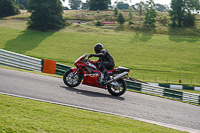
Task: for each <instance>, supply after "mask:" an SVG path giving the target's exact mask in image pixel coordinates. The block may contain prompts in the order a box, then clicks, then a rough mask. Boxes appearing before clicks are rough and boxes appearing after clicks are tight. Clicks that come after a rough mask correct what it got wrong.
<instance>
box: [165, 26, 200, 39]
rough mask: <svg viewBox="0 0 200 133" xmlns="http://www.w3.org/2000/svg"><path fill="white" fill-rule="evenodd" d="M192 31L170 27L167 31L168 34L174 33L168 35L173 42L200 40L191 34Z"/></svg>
mask: <svg viewBox="0 0 200 133" xmlns="http://www.w3.org/2000/svg"><path fill="white" fill-rule="evenodd" d="M190 30H191V29H190ZM192 31H193V30H192ZM192 31H187V30H184V29H179V28H171V27H170V28H169V33H170V34H174V35H169V40H171V41H173V42H184V41H187V42H189V43H195V42H197V41H199V40H200V37H199V36H195V35H193V34H194V33H193V32H192ZM190 32H191V33H190ZM175 34H177V35H175ZM187 34H188V36H187ZM189 35H193V36H189Z"/></svg>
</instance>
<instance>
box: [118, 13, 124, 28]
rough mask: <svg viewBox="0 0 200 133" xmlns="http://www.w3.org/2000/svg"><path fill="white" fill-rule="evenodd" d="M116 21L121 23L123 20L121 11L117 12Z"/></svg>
mask: <svg viewBox="0 0 200 133" xmlns="http://www.w3.org/2000/svg"><path fill="white" fill-rule="evenodd" d="M117 22H119V23H120V24H121V25H122V24H123V23H124V22H125V19H124V16H123V14H122V13H119V15H118V17H117Z"/></svg>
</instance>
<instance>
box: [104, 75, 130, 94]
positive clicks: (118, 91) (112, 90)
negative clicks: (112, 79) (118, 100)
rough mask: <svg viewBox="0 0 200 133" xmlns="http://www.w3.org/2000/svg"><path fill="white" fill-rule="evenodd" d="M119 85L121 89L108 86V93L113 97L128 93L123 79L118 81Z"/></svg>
mask: <svg viewBox="0 0 200 133" xmlns="http://www.w3.org/2000/svg"><path fill="white" fill-rule="evenodd" d="M117 83H118V84H119V85H120V89H116V88H114V87H112V86H110V85H107V88H108V92H109V93H110V94H111V95H113V96H120V95H122V94H124V93H125V92H126V82H125V81H124V80H123V79H118V80H117Z"/></svg>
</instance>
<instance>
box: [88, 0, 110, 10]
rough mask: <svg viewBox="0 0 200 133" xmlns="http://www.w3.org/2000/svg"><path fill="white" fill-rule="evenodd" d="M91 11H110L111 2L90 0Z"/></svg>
mask: <svg viewBox="0 0 200 133" xmlns="http://www.w3.org/2000/svg"><path fill="white" fill-rule="evenodd" d="M88 4H89V10H92V11H97V10H108V5H109V4H111V2H110V0H89V2H88Z"/></svg>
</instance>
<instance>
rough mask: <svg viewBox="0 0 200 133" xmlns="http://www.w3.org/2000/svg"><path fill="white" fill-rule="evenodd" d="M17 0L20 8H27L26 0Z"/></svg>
mask: <svg viewBox="0 0 200 133" xmlns="http://www.w3.org/2000/svg"><path fill="white" fill-rule="evenodd" d="M17 1H18V4H19V7H20V9H27V1H28V0H17Z"/></svg>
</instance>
